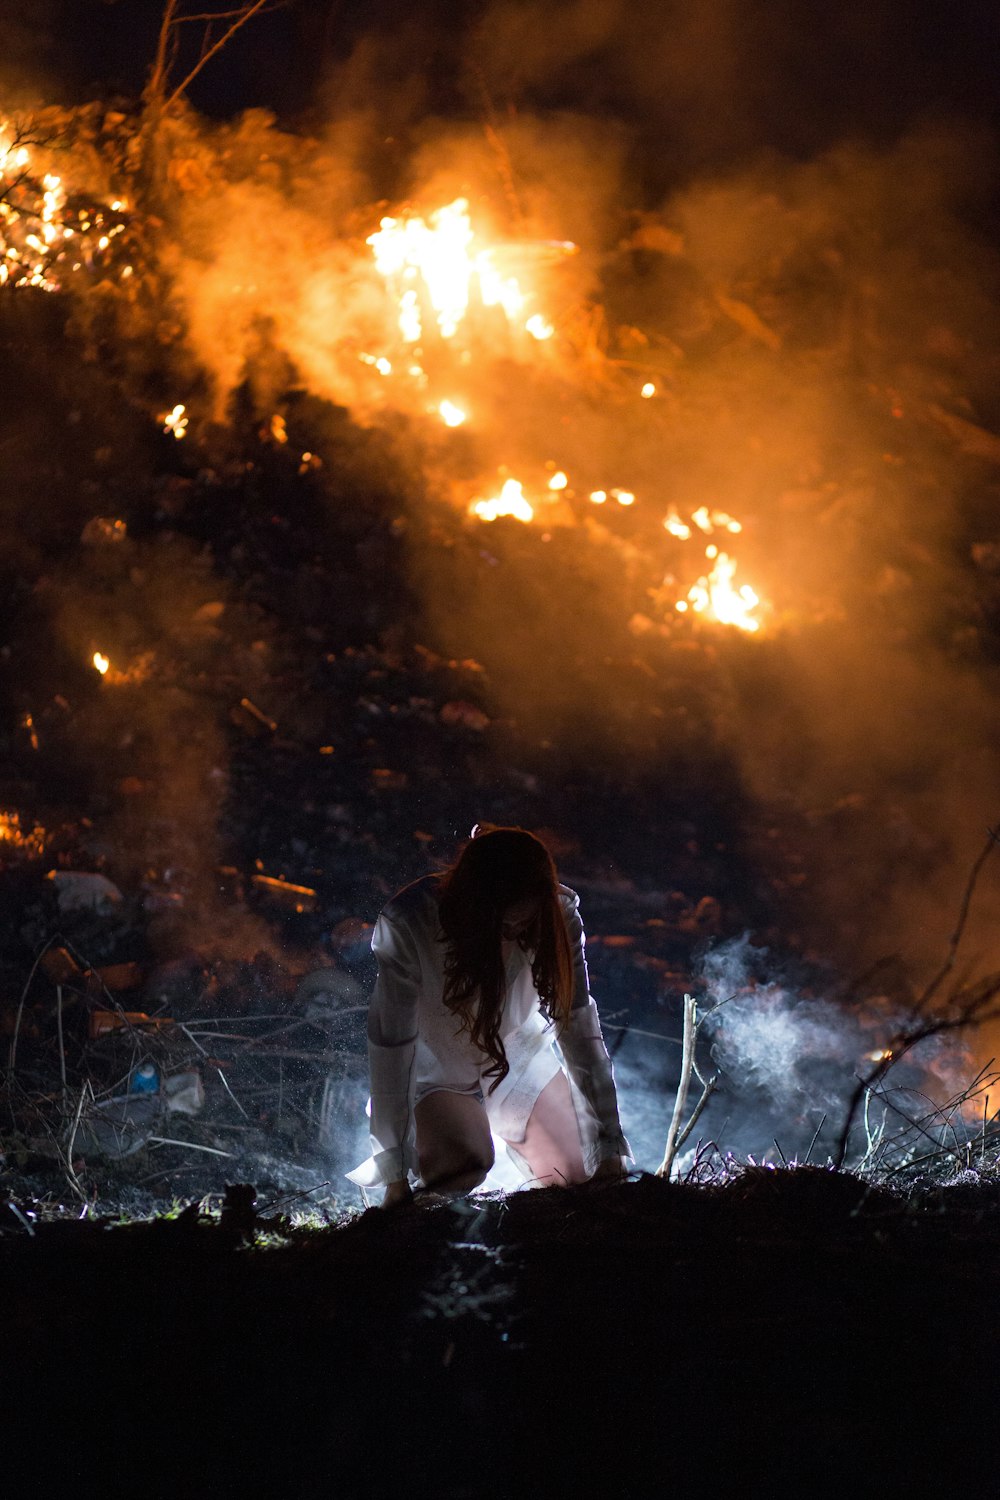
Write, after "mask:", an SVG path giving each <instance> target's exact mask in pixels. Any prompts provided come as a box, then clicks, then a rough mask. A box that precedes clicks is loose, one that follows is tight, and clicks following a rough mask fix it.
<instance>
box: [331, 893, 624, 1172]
mask: <svg viewBox="0 0 1000 1500" xmlns="http://www.w3.org/2000/svg"><path fill="white" fill-rule="evenodd" d="M559 890H560V900H561V905H562V909H563V915H564V917H565V920H566V927H567V932H568V935H569V939H570V944H571V948H572V952H573V1007H572V1011H571V1013H570V1019H569V1021H568V1022H567V1024H566V1025H565V1026H564V1027H563V1028H562V1029H561V1031H557V1028H556V1026H555V1025H554V1024H553V1023H552V1022H551V1021H549V1020H547V1018H546V1017H545V1016H544V1015H543V1013H542V1011H541V1008H540V1001H539V997H538V992H537V990H536V989H535V985H534V981H533V980H532V976H531V962H530V959H529V957H528V955H527V954H526V953H525V952H524V951H523V950H522V949H521V948H519V947H515V948H514V950H513V952H512V953H511V956H510V959H509V961H508V964H507V971H506V979H507V989H506V995H505V998H504V1002H503V1009H502V1013H501V1022H500V1039H501V1041H502V1042H503V1046H504V1051H505V1053H506V1056H507V1062H508V1064H509V1068H510V1071H509V1072H508V1073H507V1075H506V1076H505V1077H504V1079H503V1080H502V1081H501V1082H500V1083H499V1084H498V1085H497V1087H496V1088H495V1089H494V1090H493V1092H492V1093H491V1092H490V1085H491V1084H492V1083H493V1081H494V1076H491V1075H488V1074H486V1072H485V1069H486V1068H488V1067H489V1066H491V1059H490V1058H489V1057H488V1056H487V1055H486V1054H485V1053H484V1052H482V1051H480V1049H479V1048H477V1047H476V1046H474V1044H473V1043H472V1042H471V1040H470V1038H469V1036H468V1032H467V1031H466V1032H463V1030H462V1026H461V1021H460V1018H459V1017H458V1016H456V1015H455V1014H454V1012H452V1011H450V1010H449V1009H448V1008H447V1007H446V1006H445V1004H444V999H443V995H444V982H445V976H444V963H445V953H446V945H445V940H444V934H443V932H442V929H441V922H440V918H439V916H438V904H437V891H438V879H437V877H436V876H433V875H429V876H426V877H425V878H424V879H423V880H418V881H415V882H414V884H413V885H410V886H407V887H406V889H405V890H403V891H400V893H399V894H398V895H397V896H394V897H393V899H392V900H391V901H390V902H389V903H388V905H387V906H386V907H385V908H384V910H383V911H382V913H381V915H380V916H379V919H378V922H377V923H376V925H375V931H374V933H373V935H372V949H373V951H374V953H375V955H376V957H377V959H378V979H377V981H376V984H375V989H374V991H373V993H372V998H371V1004H370V1007H369V1012H368V1053H369V1066H370V1070H371V1147H372V1154H371V1156H370V1157H368V1159H367V1160H366V1161H364V1162H362V1164H361V1165H360V1166H359V1167H356V1168H355V1169H354V1171H353V1172H348V1174H347V1176H348V1177H349V1179H350V1180H351V1181H352V1182H355V1183H357V1184H358V1186H359V1187H374V1186H377V1185H378V1184H380V1183H388V1182H395V1181H398V1180H399V1179H401V1178H404V1177H405V1178H407V1179H408V1180H409V1181H411V1182H412V1183H419V1181H420V1177H419V1165H418V1162H417V1152H416V1141H415V1137H414V1116H413V1110H414V1106H415V1105H416V1104H418V1103H419V1102H420V1100H421V1099H424V1098H426V1096H427V1095H428V1094H432V1093H434V1092H436V1091H437V1090H439V1089H446V1090H449V1091H451V1092H454V1093H459V1094H469V1095H471V1096H472V1097H474V1098H476V1099H479V1100H481V1101H482V1103H483V1106H484V1108H485V1110H486V1115H487V1118H488V1120H489V1124H490V1129H491V1130H492V1132H493V1135H494V1136H495V1137H498V1138H499V1139H500V1140H502V1141H504V1142H505V1143H507V1145H508V1153H509V1155H510V1157H511V1159H512V1161H513V1162H514V1164H515V1165H516V1167H517V1168H518V1169H519V1171H520V1172H521V1174H522V1176H524V1177H530V1175H531V1174H530V1169H529V1167H528V1165H527V1163H526V1162H525V1161H524V1160H523V1158H521V1157H520V1156H519V1155H518V1153H517V1151H516V1149H514V1148H516V1145H517V1143H518V1142H519V1141H523V1140H524V1135H525V1129H526V1127H527V1123H528V1117H529V1116H530V1114H531V1111H532V1109H533V1108H534V1105H535V1100H536V1099H537V1098H538V1096H539V1094H540V1093H541V1092H542V1090H543V1089H544V1088H545V1086H546V1084H548V1083H550V1082H551V1080H552V1079H553V1078H554V1077H555V1076H556V1074H557V1073H558V1072H559V1071H560V1069H562V1070H563V1071H564V1072H565V1073H566V1075H567V1077H568V1079H569V1083H570V1094H571V1097H572V1100H573V1107H574V1110H575V1112H576V1119H577V1123H578V1126H579V1130H580V1141H581V1147H582V1151H583V1160H584V1167H585V1169H586V1171H587V1174H588V1175H590V1174H592V1173H593V1172H594V1170H595V1169H596V1167H597V1165H598V1163H599V1162H600V1161H602V1160H603V1159H604V1158H605V1157H611V1156H623V1157H627V1158H629V1159H631V1155H632V1153H631V1150H630V1148H629V1144H628V1142H627V1140H626V1139H625V1137H624V1135H623V1134H622V1129H621V1122H620V1120H619V1116H618V1101H617V1095H616V1093H615V1086H614V1075H613V1072H612V1068H611V1061H610V1059H609V1057H608V1053H607V1048H606V1047H605V1045H604V1040H603V1037H602V1035H601V1025H600V1020H599V1018H598V1015H597V1007H596V1005H595V1004H594V1002H593V1000H592V998H591V995H590V987H589V980H588V975H587V963H586V958H585V956H584V932H583V923H582V921H581V920H580V915H579V911H578V907H579V897H578V896H577V895H576V893H575V892H574V891H571V890H569V889H568V888H567V887H566V886H560V888H559Z"/></svg>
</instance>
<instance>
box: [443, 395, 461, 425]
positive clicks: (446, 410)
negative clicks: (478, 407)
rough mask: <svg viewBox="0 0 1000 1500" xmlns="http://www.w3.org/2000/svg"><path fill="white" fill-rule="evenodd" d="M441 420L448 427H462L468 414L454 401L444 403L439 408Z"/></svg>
mask: <svg viewBox="0 0 1000 1500" xmlns="http://www.w3.org/2000/svg"><path fill="white" fill-rule="evenodd" d="M438 412H439V414H440V417H441V420H442V422H443V423H444V425H445V426H446V427H461V425H462V423H463V422H464V421H465V420H466V413H465V412H464V411H463V410H462V408H461V407H460V406H456V405H455V403H454V401H442V402H441V404H440V406H439V407H438Z"/></svg>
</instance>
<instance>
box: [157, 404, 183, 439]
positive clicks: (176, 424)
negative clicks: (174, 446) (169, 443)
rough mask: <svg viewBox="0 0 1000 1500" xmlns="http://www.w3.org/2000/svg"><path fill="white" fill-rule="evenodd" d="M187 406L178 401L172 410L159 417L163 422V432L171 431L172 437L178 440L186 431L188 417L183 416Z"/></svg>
mask: <svg viewBox="0 0 1000 1500" xmlns="http://www.w3.org/2000/svg"><path fill="white" fill-rule="evenodd" d="M186 411H187V407H186V406H185V405H184V403H183V402H182V401H179V402H178V403H177V405H176V406H175V407H174V409H173V411H168V412H167V413H166V414H165V415H164V416H162V417H161V418H160V421H161V422H162V423H163V430H164V432H172V433H173V435H174V437H175V438H177V439H178V440H180V439H181V438H182V437H183V436H184V434H185V433H186V432H187V427H188V418H187V417H186V416H185V412H186Z"/></svg>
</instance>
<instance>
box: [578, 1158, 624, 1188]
mask: <svg viewBox="0 0 1000 1500" xmlns="http://www.w3.org/2000/svg"><path fill="white" fill-rule="evenodd" d="M627 1176H628V1173H627V1171H626V1170H625V1162H624V1160H623V1159H622V1157H620V1156H606V1157H605V1158H604V1160H603V1161H600V1162H598V1164H597V1171H596V1172H595V1173H594V1175H593V1176H592V1177H591V1178H589V1179H588V1180H589V1181H590V1182H592V1183H595V1184H598V1185H600V1184H601V1183H605V1182H624V1181H625V1178H626V1177H627Z"/></svg>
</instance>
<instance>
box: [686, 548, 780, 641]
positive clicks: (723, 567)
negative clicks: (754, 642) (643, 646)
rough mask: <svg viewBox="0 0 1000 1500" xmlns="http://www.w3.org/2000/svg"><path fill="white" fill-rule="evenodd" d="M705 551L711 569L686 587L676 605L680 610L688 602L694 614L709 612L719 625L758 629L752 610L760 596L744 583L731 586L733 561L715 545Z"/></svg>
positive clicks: (757, 605)
mask: <svg viewBox="0 0 1000 1500" xmlns="http://www.w3.org/2000/svg"><path fill="white" fill-rule="evenodd" d="M705 555H706V556H707V557H708V558H709V559H710V560H712V561H713V567H712V570H711V572H710V573H709V574H708V575H707V576H706V577H704V578H699V579H698V582H697V583H696V584H695V585H694V586H693V588H690V589H689V590H688V595H687V600H686V601H685V600H683V599H682V600H680V601H679V602H678V604H677V609H678V610H680V612H681V613H682V614H683V613H684V612H685V610H686V609H687V607H688V604H690V607H691V609H693V610H694V611H695V613H696V614H708V615H711V617H712V618H713V619H715V620H717V621H718V622H719V624H720V625H735V626H736V627H737V629H739V630H746V631H749V632H751V633H753V632H754V631H757V630H759V629H760V621H759V620H758V619H755V618H754V615H753V611H754V610H755V609H757V608H758V607H759V605H760V598H759V596H758V595H757V594H756V593H754V591H753V589H752V588H751V587H750V585H749V584H748V583H744V584H741V585H740V587H739V588H734V587H733V579H734V578H735V576H736V563H735V561H734V560H733V559H732V558H731V557H728V556H727V555H726V553H725V552H719V551H718V549H717V548H715V547H708V548H706V549H705ZM682 605H683V608H682V607H681V606H682Z"/></svg>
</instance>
